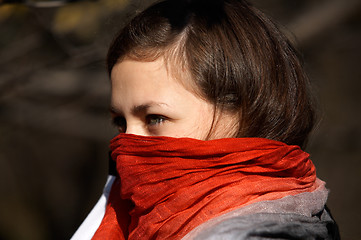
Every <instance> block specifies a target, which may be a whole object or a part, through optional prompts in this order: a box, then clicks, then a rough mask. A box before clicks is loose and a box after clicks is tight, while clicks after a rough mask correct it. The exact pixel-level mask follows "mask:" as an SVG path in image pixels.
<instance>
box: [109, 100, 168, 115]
mask: <svg viewBox="0 0 361 240" xmlns="http://www.w3.org/2000/svg"><path fill="white" fill-rule="evenodd" d="M153 106H166V107H169V105H168V104H166V103H161V102H149V103H145V104H141V105H136V106H134V107H132V109H131V113H132V114H133V115H138V114H141V113H144V112H146V111H147V110H148V109H149V108H151V107H153ZM109 110H110V112H111V113H115V114H121V112H120V111H118V110H117V109H116V108H115V107H114V106H110V109H109Z"/></svg>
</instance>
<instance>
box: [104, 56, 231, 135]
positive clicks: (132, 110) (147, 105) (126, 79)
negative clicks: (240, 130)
mask: <svg viewBox="0 0 361 240" xmlns="http://www.w3.org/2000/svg"><path fill="white" fill-rule="evenodd" d="M186 75H187V74H184V76H186ZM182 82H184V81H182ZM111 85H112V90H111V113H112V118H113V123H114V124H115V125H116V126H117V128H118V130H119V132H122V133H129V134H135V135H142V136H168V137H190V138H196V139H201V140H205V139H215V138H223V137H230V136H231V135H232V133H231V132H230V131H229V130H227V129H229V127H227V126H228V125H229V124H230V123H231V122H233V119H234V117H233V116H230V115H228V114H225V113H222V114H219V115H218V116H219V117H218V118H217V121H216V122H217V124H216V126H215V127H214V128H213V129H212V134H211V135H209V133H210V130H211V128H212V122H213V118H214V106H213V104H211V103H209V102H208V101H206V100H205V99H203V98H201V97H200V96H199V95H197V94H195V91H191V90H190V89H189V87H188V88H186V87H185V86H184V84H182V83H181V81H179V80H177V79H175V77H174V76H172V74H170V73H169V72H168V70H167V67H166V66H165V64H164V61H163V60H162V59H158V60H156V61H153V62H139V61H133V60H124V61H122V62H119V63H117V64H116V65H115V66H114V68H113V70H112V73H111Z"/></svg>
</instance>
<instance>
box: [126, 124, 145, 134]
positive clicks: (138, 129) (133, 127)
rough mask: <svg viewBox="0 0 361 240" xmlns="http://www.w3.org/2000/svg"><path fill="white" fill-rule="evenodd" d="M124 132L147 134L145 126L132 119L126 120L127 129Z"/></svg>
mask: <svg viewBox="0 0 361 240" xmlns="http://www.w3.org/2000/svg"><path fill="white" fill-rule="evenodd" d="M125 133H128V134H134V135H140V136H149V134H147V131H146V129H145V127H144V126H143V125H142V124H140V123H136V122H132V121H130V122H127V129H126V131H125Z"/></svg>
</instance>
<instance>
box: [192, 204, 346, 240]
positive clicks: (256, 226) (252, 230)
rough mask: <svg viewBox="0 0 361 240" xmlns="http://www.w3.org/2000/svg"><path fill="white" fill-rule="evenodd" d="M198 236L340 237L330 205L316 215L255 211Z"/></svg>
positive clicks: (206, 238)
mask: <svg viewBox="0 0 361 240" xmlns="http://www.w3.org/2000/svg"><path fill="white" fill-rule="evenodd" d="M194 239H195V240H200V239H202V240H215V239H252V240H253V239H254V240H255V239H335V240H337V239H339V234H338V229H337V225H336V223H335V221H334V220H333V219H332V217H331V216H330V214H329V213H328V211H327V210H326V209H323V210H322V211H321V212H320V213H319V214H317V215H314V216H311V217H309V216H304V215H301V214H295V213H255V214H248V215H244V216H236V217H232V218H229V219H225V220H223V221H221V222H219V223H217V224H216V225H213V226H212V228H208V229H204V230H203V231H202V232H200V233H199V234H197V236H196V237H195V238H194Z"/></svg>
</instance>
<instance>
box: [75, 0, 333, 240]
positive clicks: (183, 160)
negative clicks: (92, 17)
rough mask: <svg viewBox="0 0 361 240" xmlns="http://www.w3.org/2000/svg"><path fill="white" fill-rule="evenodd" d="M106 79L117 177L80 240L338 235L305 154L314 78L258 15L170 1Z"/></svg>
mask: <svg viewBox="0 0 361 240" xmlns="http://www.w3.org/2000/svg"><path fill="white" fill-rule="evenodd" d="M108 71H109V75H110V79H111V84H112V96H111V112H112V116H113V122H114V124H115V125H116V126H117V127H118V129H119V132H120V134H119V135H118V136H117V137H115V138H114V139H113V140H112V141H111V146H110V148H111V151H112V152H111V156H112V159H113V160H114V162H115V163H116V171H115V175H116V177H114V178H113V179H112V180H111V182H109V183H108V186H107V187H106V189H108V190H109V189H110V185H111V191H110V195H109V199H108V201H107V206H106V210H105V214H104V217H103V213H102V212H101V213H100V214H98V215H101V217H103V218H97V217H94V216H96V214H95V215H94V214H93V215H92V214H91V215H90V220H89V218H88V220H87V221H86V222H88V223H89V222H90V223H91V224H92V225H93V226H92V229H93V230H91V229H90V228H88V227H89V225H88V224H87V223H84V224H83V226H82V227H81V230H79V232H78V233H77V234H76V235H75V236H74V239H77V237H78V236H80V235H81V236H83V237H84V236H85V235H86V234H88V235H89V237H90V238H91V237H92V238H93V239H248V238H252V239H262V238H265V239H266V238H267V239H269V238H282V239H338V238H339V236H338V231H337V226H336V224H335V222H334V221H333V220H332V218H331V216H330V214H329V212H328V211H327V209H326V207H325V204H326V200H327V190H326V189H325V186H324V185H325V183H324V182H322V181H321V180H319V179H318V178H317V177H316V173H315V167H314V165H313V164H312V162H311V160H310V159H309V156H308V154H307V153H305V152H304V151H303V150H301V149H304V148H305V145H306V142H307V137H308V135H309V133H310V131H311V130H312V127H313V125H314V121H315V117H314V109H313V106H312V100H311V97H310V95H309V90H308V88H309V82H308V79H307V77H306V76H305V74H304V72H303V69H302V65H301V63H300V60H299V58H298V56H297V53H296V51H295V50H294V48H293V47H292V46H291V44H290V43H289V41H288V40H287V39H286V38H285V37H284V35H283V34H282V33H281V32H280V31H279V30H278V28H277V27H276V26H275V25H274V24H273V22H272V21H271V20H270V19H269V18H267V17H266V16H265V15H264V14H262V13H261V12H260V11H259V10H257V9H255V8H254V7H252V6H251V5H250V4H249V3H247V2H246V1H243V0H224V1H205V0H198V1H197V0H194V1H180V0H166V1H161V2H159V3H157V4H155V5H153V6H151V7H149V8H148V9H146V10H145V11H143V12H142V13H140V14H139V15H137V16H136V17H135V18H134V19H133V20H131V21H130V23H129V24H128V25H126V26H125V27H124V28H123V29H122V30H121V32H120V33H119V34H118V36H117V37H116V38H115V40H114V42H113V44H112V45H111V47H110V49H109V53H108ZM103 201H105V200H104V199H103ZM100 208H101V207H100ZM93 218H97V219H98V220H95V221H94V219H93ZM100 221H101V222H100ZM94 232H95V233H94Z"/></svg>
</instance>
